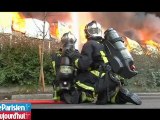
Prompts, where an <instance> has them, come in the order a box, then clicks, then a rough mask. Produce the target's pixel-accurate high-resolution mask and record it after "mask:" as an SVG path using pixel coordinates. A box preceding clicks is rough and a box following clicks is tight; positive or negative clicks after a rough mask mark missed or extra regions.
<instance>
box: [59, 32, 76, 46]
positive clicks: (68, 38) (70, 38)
mask: <svg viewBox="0 0 160 120" xmlns="http://www.w3.org/2000/svg"><path fill="white" fill-rule="evenodd" d="M76 41H77V39H76V37H75V36H74V35H73V34H72V33H71V32H67V33H64V34H63V36H62V38H61V42H62V44H68V43H69V44H75V42H76Z"/></svg>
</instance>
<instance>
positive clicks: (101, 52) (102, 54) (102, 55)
mask: <svg viewBox="0 0 160 120" xmlns="http://www.w3.org/2000/svg"><path fill="white" fill-rule="evenodd" d="M100 54H101V58H102V59H103V61H104V63H108V59H107V57H106V56H105V53H104V51H100Z"/></svg>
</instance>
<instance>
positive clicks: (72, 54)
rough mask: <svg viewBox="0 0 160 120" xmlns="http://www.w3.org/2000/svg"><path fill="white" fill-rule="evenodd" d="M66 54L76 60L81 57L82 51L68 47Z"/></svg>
mask: <svg viewBox="0 0 160 120" xmlns="http://www.w3.org/2000/svg"><path fill="white" fill-rule="evenodd" d="M64 55H65V56H67V57H69V58H70V59H71V61H75V60H76V59H77V58H79V56H80V53H79V51H78V50H77V49H76V50H72V49H67V50H66V51H65V53H64Z"/></svg>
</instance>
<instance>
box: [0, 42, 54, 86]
mask: <svg viewBox="0 0 160 120" xmlns="http://www.w3.org/2000/svg"><path fill="white" fill-rule="evenodd" d="M38 49H39V48H38V44H36V45H31V44H30V41H29V42H23V41H21V42H19V43H16V44H12V45H10V44H8V43H5V44H3V48H2V49H1V50H0V85H1V86H8V85H10V84H12V85H21V86H22V85H38V81H39V74H40V60H39V50H38ZM44 77H45V83H46V84H51V82H52V80H53V79H54V77H55V76H53V69H52V64H51V56H50V54H49V53H48V52H47V51H45V52H44Z"/></svg>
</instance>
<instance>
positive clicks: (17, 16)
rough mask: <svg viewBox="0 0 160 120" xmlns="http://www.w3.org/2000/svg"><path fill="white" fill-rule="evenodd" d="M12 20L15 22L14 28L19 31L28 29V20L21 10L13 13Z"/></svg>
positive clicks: (23, 31)
mask: <svg viewBox="0 0 160 120" xmlns="http://www.w3.org/2000/svg"><path fill="white" fill-rule="evenodd" d="M12 20H13V21H12V22H13V29H14V30H15V31H19V32H22V33H25V31H26V29H25V28H26V22H25V17H24V16H23V15H22V14H21V13H19V12H13V13H12Z"/></svg>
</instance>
